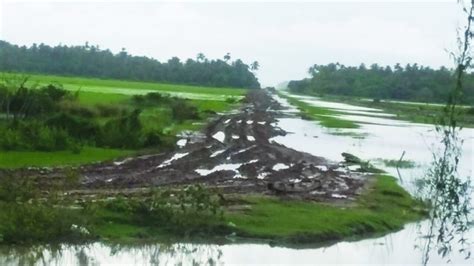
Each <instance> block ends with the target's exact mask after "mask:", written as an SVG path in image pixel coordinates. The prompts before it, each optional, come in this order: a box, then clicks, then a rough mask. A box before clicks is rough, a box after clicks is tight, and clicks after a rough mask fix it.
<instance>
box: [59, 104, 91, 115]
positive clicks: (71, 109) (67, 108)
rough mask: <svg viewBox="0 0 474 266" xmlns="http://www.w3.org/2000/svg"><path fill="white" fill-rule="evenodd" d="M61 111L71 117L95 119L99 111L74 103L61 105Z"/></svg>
mask: <svg viewBox="0 0 474 266" xmlns="http://www.w3.org/2000/svg"><path fill="white" fill-rule="evenodd" d="M60 107H61V111H62V112H64V113H68V114H70V115H74V116H80V117H83V118H93V117H96V116H97V111H96V110H94V109H92V108H90V107H84V106H81V105H79V104H76V103H74V102H69V101H66V102H63V103H61V105H60Z"/></svg>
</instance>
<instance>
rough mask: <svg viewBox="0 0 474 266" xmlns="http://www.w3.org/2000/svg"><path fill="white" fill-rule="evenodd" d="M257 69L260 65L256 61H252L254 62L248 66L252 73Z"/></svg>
mask: <svg viewBox="0 0 474 266" xmlns="http://www.w3.org/2000/svg"><path fill="white" fill-rule="evenodd" d="M259 67H260V64H259V63H258V62H257V61H254V62H253V63H252V64H251V65H250V69H251V70H252V71H257V70H258V68H259Z"/></svg>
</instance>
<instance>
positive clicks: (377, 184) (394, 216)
mask: <svg viewBox="0 0 474 266" xmlns="http://www.w3.org/2000/svg"><path fill="white" fill-rule="evenodd" d="M246 200H247V201H248V202H249V204H251V208H250V209H249V210H247V211H245V212H242V213H230V214H227V216H226V217H227V219H228V220H229V221H231V222H232V223H233V224H235V227H236V229H238V230H239V231H240V234H242V235H244V236H249V237H257V238H266V239H274V240H276V241H277V242H280V243H283V244H284V243H288V242H289V243H317V242H321V241H330V240H339V239H343V238H353V237H357V236H359V237H360V236H362V235H366V234H375V233H386V232H389V231H393V230H398V229H401V228H402V227H403V225H404V224H405V223H407V222H410V221H416V220H418V219H420V218H422V217H423V216H424V215H426V213H425V211H424V210H423V204H422V203H421V202H419V201H417V200H415V199H413V198H412V197H411V196H410V195H409V194H408V193H407V192H406V191H405V190H403V189H402V188H401V187H400V186H399V185H398V184H397V182H396V180H395V179H394V178H393V177H390V176H386V175H379V176H376V177H375V180H374V184H373V186H372V187H371V188H369V189H368V191H366V192H365V193H364V194H363V195H362V196H360V198H359V199H357V201H356V204H355V205H354V206H346V207H340V206H334V205H331V204H328V203H315V202H301V201H288V200H283V199H277V198H270V197H251V198H248V199H246Z"/></svg>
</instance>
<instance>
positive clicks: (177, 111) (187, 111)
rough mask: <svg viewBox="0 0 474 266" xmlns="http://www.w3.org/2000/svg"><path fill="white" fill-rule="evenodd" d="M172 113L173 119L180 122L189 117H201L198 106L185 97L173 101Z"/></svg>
mask: <svg viewBox="0 0 474 266" xmlns="http://www.w3.org/2000/svg"><path fill="white" fill-rule="evenodd" d="M171 114H172V116H173V119H175V120H178V121H180V122H181V121H184V120H187V119H197V118H199V113H198V109H197V107H196V106H194V105H192V104H190V103H188V102H187V101H185V100H183V99H175V100H174V101H173V102H172V103H171Z"/></svg>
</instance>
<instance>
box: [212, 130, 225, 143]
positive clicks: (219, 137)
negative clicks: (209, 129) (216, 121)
mask: <svg viewBox="0 0 474 266" xmlns="http://www.w3.org/2000/svg"><path fill="white" fill-rule="evenodd" d="M212 137H213V138H214V139H216V140H218V141H220V142H222V143H224V140H225V133H224V132H222V131H219V132H217V133H216V134H214V135H212Z"/></svg>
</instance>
